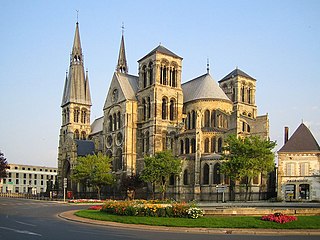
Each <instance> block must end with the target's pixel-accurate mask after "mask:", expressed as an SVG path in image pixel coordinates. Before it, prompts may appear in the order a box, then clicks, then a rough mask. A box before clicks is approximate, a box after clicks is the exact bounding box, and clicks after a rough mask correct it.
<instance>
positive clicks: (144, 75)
mask: <svg viewBox="0 0 320 240" xmlns="http://www.w3.org/2000/svg"><path fill="white" fill-rule="evenodd" d="M146 68H147V67H146V66H143V67H142V75H143V87H144V88H145V87H147V70H146Z"/></svg>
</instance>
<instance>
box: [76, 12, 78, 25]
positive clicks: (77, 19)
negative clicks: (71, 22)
mask: <svg viewBox="0 0 320 240" xmlns="http://www.w3.org/2000/svg"><path fill="white" fill-rule="evenodd" d="M76 12H77V23H78V20H79V10H76Z"/></svg>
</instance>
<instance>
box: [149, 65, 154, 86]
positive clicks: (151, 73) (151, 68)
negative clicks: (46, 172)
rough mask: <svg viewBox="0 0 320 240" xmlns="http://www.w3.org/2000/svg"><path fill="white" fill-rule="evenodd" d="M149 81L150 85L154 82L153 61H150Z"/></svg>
mask: <svg viewBox="0 0 320 240" xmlns="http://www.w3.org/2000/svg"><path fill="white" fill-rule="evenodd" d="M149 82H150V85H152V84H153V66H152V62H150V63H149Z"/></svg>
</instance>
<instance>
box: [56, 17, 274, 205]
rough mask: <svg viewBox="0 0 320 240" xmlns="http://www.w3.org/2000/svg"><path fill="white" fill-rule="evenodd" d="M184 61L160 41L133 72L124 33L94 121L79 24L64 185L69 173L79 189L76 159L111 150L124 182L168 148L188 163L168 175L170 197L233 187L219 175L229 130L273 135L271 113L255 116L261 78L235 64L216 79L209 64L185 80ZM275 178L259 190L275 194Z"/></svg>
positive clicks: (65, 123)
mask: <svg viewBox="0 0 320 240" xmlns="http://www.w3.org/2000/svg"><path fill="white" fill-rule="evenodd" d="M182 60H183V59H182V57H180V56H178V55H177V54H175V53H173V52H172V51H170V50H169V49H167V48H166V47H164V46H162V45H159V46H157V47H156V48H154V49H153V50H152V51H150V52H149V53H147V54H146V55H145V56H143V57H142V58H141V59H140V60H138V64H139V66H138V68H139V69H138V75H137V76H135V75H131V74H129V73H128V64H127V60H126V53H125V44H124V36H123V34H122V38H121V44H120V51H119V57H118V63H117V67H116V70H115V72H114V74H113V76H112V80H111V83H110V86H109V90H108V93H107V96H106V100H105V103H104V108H103V116H102V117H100V118H98V119H95V120H94V121H93V122H92V124H91V125H90V107H91V98H90V89H89V79H88V74H87V73H85V71H84V63H83V56H82V49H81V43H80V34H79V26H78V23H77V24H76V31H75V37H74V44H73V49H72V54H71V57H70V67H69V72H68V74H67V76H66V80H65V87H64V93H63V98H62V104H61V108H62V125H61V130H60V138H59V154H58V180H59V181H60V182H61V186H62V182H63V179H64V178H67V179H68V189H73V190H75V186H74V184H73V183H72V182H71V181H70V174H71V172H72V168H73V166H74V164H76V158H77V157H78V156H83V155H86V154H92V153H96V152H102V153H104V154H106V155H108V156H109V157H111V158H112V161H113V162H112V171H113V173H114V174H115V175H116V176H117V179H119V182H120V181H121V178H122V177H123V176H128V175H133V174H139V173H140V172H141V171H142V169H143V166H144V156H150V155H154V154H155V153H156V152H158V151H163V150H170V151H172V152H173V154H174V155H175V156H178V157H179V158H181V159H182V161H183V170H182V173H181V174H180V175H179V176H172V177H171V178H170V186H169V189H168V194H169V195H170V194H171V195H170V197H173V198H176V199H180V200H190V199H196V200H213V194H215V193H217V192H218V189H220V191H221V189H226V190H223V191H226V193H227V192H228V185H229V184H230V179H228V176H223V175H222V174H221V173H220V164H221V160H220V157H221V156H220V154H221V152H222V147H223V144H224V139H225V138H226V137H227V136H228V135H229V134H236V135H237V136H249V135H258V136H261V137H262V138H264V139H268V138H269V120H268V116H267V115H262V116H259V115H258V113H257V112H258V111H257V105H256V102H255V95H256V79H254V78H253V77H251V76H249V75H248V74H246V73H245V72H243V71H241V70H240V69H238V68H237V69H235V70H233V71H232V72H231V73H229V74H227V75H226V76H225V77H224V78H222V79H221V80H220V81H219V82H216V81H215V80H214V79H213V78H212V76H211V75H210V73H209V66H208V67H207V72H206V73H204V74H203V75H201V76H199V77H196V78H194V79H191V80H189V81H184V83H182V82H183V81H182V79H181V72H182ZM269 182H270V181H269V180H268V178H265V177H261V176H257V177H256V178H254V179H253V182H252V184H251V185H252V191H253V192H259V190H260V191H261V186H263V187H264V190H263V191H264V192H267V191H269V190H268V185H270V184H269ZM240 185H241V184H239V187H238V188H239V189H238V192H241V186H240ZM223 186H224V188H223ZM76 191H79V189H77V190H76ZM239 196H240V195H239ZM239 196H238V197H236V196H233V197H231V196H230V197H229V198H230V200H234V199H237V198H239ZM226 198H228V194H226ZM259 198H260V197H259ZM214 200H215V197H214Z"/></svg>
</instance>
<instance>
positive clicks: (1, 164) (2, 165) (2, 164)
mask: <svg viewBox="0 0 320 240" xmlns="http://www.w3.org/2000/svg"><path fill="white" fill-rule="evenodd" d="M8 168H9V165H8V163H7V159H6V158H5V157H4V154H3V153H2V152H1V151H0V178H5V177H7V171H6V170H7V169H8Z"/></svg>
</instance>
